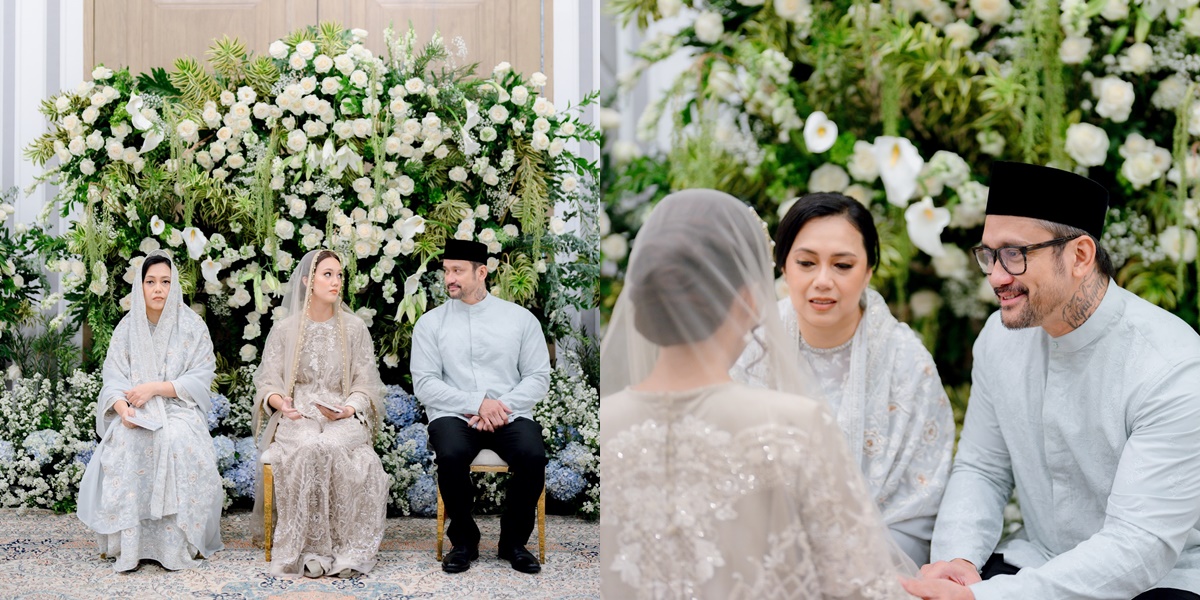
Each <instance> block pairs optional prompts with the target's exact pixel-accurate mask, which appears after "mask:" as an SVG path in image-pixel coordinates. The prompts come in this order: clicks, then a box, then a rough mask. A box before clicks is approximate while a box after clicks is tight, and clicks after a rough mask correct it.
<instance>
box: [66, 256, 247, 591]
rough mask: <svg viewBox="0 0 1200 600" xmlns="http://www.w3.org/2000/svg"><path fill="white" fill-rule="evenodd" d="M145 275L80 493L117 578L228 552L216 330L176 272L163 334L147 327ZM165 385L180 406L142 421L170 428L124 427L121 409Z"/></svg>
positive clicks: (159, 405) (114, 352)
mask: <svg viewBox="0 0 1200 600" xmlns="http://www.w3.org/2000/svg"><path fill="white" fill-rule="evenodd" d="M154 255H163V256H166V254H165V253H164V252H162V251H156V252H152V253H151V254H150V256H154ZM143 267H144V263H143ZM142 271H143V268H141V267H139V268H138V277H137V279H135V280H134V282H133V291H132V295H133V296H132V300H133V305H132V308H131V309H130V311H129V313H128V314H126V315H125V317H124V318H122V319H121V322H120V323H118V324H117V327H116V329H115V330H113V335H112V339H111V341H110V342H109V346H108V354H107V355H106V357H105V359H104V370H103V378H104V385H103V387H102V388H101V389H100V397H99V398H98V400H97V403H96V431H97V433H99V435H100V437H101V441H100V445H99V446H97V447H96V452H95V453H94V454H93V455H92V459H91V461H90V462H88V466H87V470H86V471H85V472H84V475H83V480H82V481H81V482H80V485H79V502H78V504H79V512H78V515H79V519H80V520H81V521H83V523H84V524H85V525H87V526H88V527H89V528H91V529H92V530H93V531H95V532H96V533H97V534H98V540H99V545H100V552H102V553H105V554H107V555H109V556H115V557H116V559H117V560H116V563H115V564H114V566H113V569H114V570H115V571H128V570H132V569H134V568H136V567H137V566H138V561H139V560H141V559H151V560H155V561H157V562H158V563H159V564H160V565H162V566H163V567H164V568H167V569H172V570H174V569H186V568H191V567H195V566H198V565H199V564H200V563H199V561H198V560H196V557H197V556H202V557H206V558H207V557H211V556H212V555H213V553H215V552H216V551H218V550H220V549H222V548H223V546H222V544H221V528H220V522H221V508H222V506H223V505H224V501H225V490H224V489H223V488H222V486H221V476H220V474H219V473H218V472H217V458H216V453H215V451H214V450H213V443H212V437H211V436H209V433H208V412H209V410H210V407H211V405H210V395H209V394H210V392H209V387H210V386H211V384H212V380H213V376H214V369H215V366H216V362H215V359H214V357H213V350H212V341H211V340H210V338H209V334H208V327H207V326H206V325H205V324H204V321H203V319H201V318H200V316H199V315H197V314H196V313H195V312H193V311H192V309H190V308H188V307H187V306H185V305H184V304H183V296H182V292H181V290H180V286H179V274H178V272H177V270H176V269H175V266H174V265H173V264H172V266H171V285H170V290H169V291H168V293H167V297H166V302H165V304H164V306H163V310H162V313H161V315H160V316H159V319H158V324H157V325H155V324H152V323H151V322H150V320H149V319H148V318H147V314H146V300H145V296H144V294H143V292H142V281H143V278H144V277H145V274H144V273H143V272H142ZM160 381H168V382H170V383H171V384H172V385H173V386H174V388H175V393H176V394H177V397H175V398H168V397H164V396H154V397H153V398H151V399H150V400H149V401H148V402H146V403H145V405H144V406H143V407H142V408H141V409H139V410H138V412H139V413H140V415H141V416H144V417H145V418H147V419H149V420H153V421H157V422H158V423H161V424H162V428H160V429H158V430H155V431H150V430H147V429H143V428H141V427H136V428H132V429H131V428H128V427H126V426H124V425H123V424H122V422H121V418H120V417H119V416H118V415H117V413H116V411H115V409H114V407H113V405H114V404H115V403H116V402H117V401H118V400H125V392H126V391H127V390H130V389H132V388H134V387H135V386H137V385H139V384H143V383H151V382H160Z"/></svg>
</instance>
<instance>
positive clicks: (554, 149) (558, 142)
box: [547, 138, 566, 157]
mask: <svg viewBox="0 0 1200 600" xmlns="http://www.w3.org/2000/svg"><path fill="white" fill-rule="evenodd" d="M564 147H566V142H564V141H563V139H562V138H554V140H553V141H551V142H550V149H549V150H547V153H548V154H550V156H552V157H553V156H558V155H559V154H562V151H563V148H564Z"/></svg>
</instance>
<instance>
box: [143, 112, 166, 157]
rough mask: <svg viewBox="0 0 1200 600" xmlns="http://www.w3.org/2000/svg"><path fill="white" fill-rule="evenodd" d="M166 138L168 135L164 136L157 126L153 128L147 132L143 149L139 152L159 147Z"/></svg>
mask: <svg viewBox="0 0 1200 600" xmlns="http://www.w3.org/2000/svg"><path fill="white" fill-rule="evenodd" d="M143 118H145V117H143ZM164 139H166V136H164V135H163V134H162V132H161V131H159V129H158V128H157V127H155V128H153V129H151V130H150V131H148V132H147V133H146V137H145V139H143V140H142V149H141V150H138V154H145V153H147V152H149V151H151V150H153V149H155V148H157V147H158V145H159V144H161V143H162V141H163V140H164Z"/></svg>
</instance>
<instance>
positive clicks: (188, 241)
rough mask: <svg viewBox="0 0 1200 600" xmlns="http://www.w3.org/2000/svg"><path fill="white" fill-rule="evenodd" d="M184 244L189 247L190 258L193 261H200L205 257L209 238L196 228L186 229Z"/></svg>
mask: <svg viewBox="0 0 1200 600" xmlns="http://www.w3.org/2000/svg"><path fill="white" fill-rule="evenodd" d="M183 243H184V244H185V245H187V249H188V256H189V257H191V259H192V260H200V257H201V256H203V255H204V248H205V246H207V245H208V237H207V236H205V235H204V232H202V231H200V230H199V229H197V228H195V227H185V228H184V230H183Z"/></svg>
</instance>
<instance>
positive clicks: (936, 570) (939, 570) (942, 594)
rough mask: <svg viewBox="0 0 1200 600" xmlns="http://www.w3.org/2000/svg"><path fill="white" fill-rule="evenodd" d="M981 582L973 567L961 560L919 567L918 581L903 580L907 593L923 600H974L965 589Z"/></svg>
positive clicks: (968, 590)
mask: <svg viewBox="0 0 1200 600" xmlns="http://www.w3.org/2000/svg"><path fill="white" fill-rule="evenodd" d="M979 581H982V579H980V577H979V573H978V572H977V571H976V570H975V565H972V564H971V563H970V562H968V561H966V560H963V559H961V558H956V559H954V560H952V561H950V562H945V561H938V562H935V563H932V564H928V565H925V566H923V567H921V578H920V579H903V580H901V582H900V583H901V584H902V585H903V586H904V589H905V591H907V592H908V593H910V594H912V595H914V596H916V597H918V598H922V599H923V600H974V598H975V594H973V593H972V592H971V588H969V587H967V586H969V585H971V584H973V583H978V582H979Z"/></svg>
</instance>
